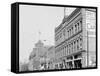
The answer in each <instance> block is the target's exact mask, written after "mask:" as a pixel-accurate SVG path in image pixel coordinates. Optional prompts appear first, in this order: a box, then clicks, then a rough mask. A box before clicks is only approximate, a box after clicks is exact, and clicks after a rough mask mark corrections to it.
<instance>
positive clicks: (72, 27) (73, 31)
mask: <svg viewBox="0 0 100 76" xmlns="http://www.w3.org/2000/svg"><path fill="white" fill-rule="evenodd" d="M73 32H74V31H73V27H72V35H73Z"/></svg>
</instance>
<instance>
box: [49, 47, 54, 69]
mask: <svg viewBox="0 0 100 76" xmlns="http://www.w3.org/2000/svg"><path fill="white" fill-rule="evenodd" d="M47 59H48V62H47V66H48V70H49V69H55V66H54V60H55V46H51V47H50V48H49V49H48V51H47Z"/></svg>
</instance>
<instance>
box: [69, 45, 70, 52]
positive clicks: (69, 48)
mask: <svg viewBox="0 0 100 76" xmlns="http://www.w3.org/2000/svg"><path fill="white" fill-rule="evenodd" d="M69 54H70V44H69Z"/></svg>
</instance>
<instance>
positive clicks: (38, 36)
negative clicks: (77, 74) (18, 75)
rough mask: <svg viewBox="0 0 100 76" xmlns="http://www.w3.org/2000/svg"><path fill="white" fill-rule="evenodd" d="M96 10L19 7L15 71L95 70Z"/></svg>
mask: <svg viewBox="0 0 100 76" xmlns="http://www.w3.org/2000/svg"><path fill="white" fill-rule="evenodd" d="M96 12H97V9H96V7H81V6H80V7H78V6H76V7H75V6H63V5H62V6H57V7H56V5H55V6H52V5H36V4H35V5H34V4H33V5H27V4H26V5H25V4H22V5H21V4H20V5H19V55H18V56H19V57H18V58H19V63H18V64H19V66H18V67H19V72H26V71H33V72H34V71H47V70H54V71H56V70H73V69H84V68H96V67H97V56H96V55H97V54H96V53H97V50H96V25H97V23H96V20H97V18H96V14H97V13H96Z"/></svg>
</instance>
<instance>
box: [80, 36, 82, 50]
mask: <svg viewBox="0 0 100 76" xmlns="http://www.w3.org/2000/svg"><path fill="white" fill-rule="evenodd" d="M80 50H82V37H80Z"/></svg>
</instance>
